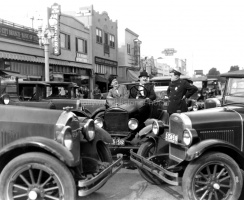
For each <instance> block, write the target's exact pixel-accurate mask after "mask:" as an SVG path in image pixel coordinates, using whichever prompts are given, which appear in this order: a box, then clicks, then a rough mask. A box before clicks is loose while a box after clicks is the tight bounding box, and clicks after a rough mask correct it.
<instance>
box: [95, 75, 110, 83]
mask: <svg viewBox="0 0 244 200" xmlns="http://www.w3.org/2000/svg"><path fill="white" fill-rule="evenodd" d="M95 82H104V83H107V82H108V80H107V79H106V78H104V77H103V76H102V75H98V74H96V76H95Z"/></svg>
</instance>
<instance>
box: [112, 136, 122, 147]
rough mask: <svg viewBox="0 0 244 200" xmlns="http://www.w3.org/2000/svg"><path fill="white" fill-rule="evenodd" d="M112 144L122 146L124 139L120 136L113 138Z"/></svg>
mask: <svg viewBox="0 0 244 200" xmlns="http://www.w3.org/2000/svg"><path fill="white" fill-rule="evenodd" d="M112 145H118V146H124V145H125V141H124V140H123V139H120V138H113V144H112Z"/></svg>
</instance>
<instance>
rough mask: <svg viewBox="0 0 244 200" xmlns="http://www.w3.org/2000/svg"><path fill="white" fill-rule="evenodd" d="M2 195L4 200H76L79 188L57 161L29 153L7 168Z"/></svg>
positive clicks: (0, 188)
mask: <svg viewBox="0 0 244 200" xmlns="http://www.w3.org/2000/svg"><path fill="white" fill-rule="evenodd" d="M27 183H28V184H27ZM43 184H44V185H43ZM48 189H49V190H48ZM0 195H1V198H0V199H6V200H12V199H15V198H14V197H13V195H14V196H17V195H23V197H22V198H16V199H18V200H24V199H25V200H26V199H38V200H44V199H46V200H47V199H62V200H66V199H70V200H75V199H76V186H75V182H74V178H73V176H72V174H71V173H70V171H69V169H68V168H67V167H66V166H65V164H64V163H62V162H60V161H59V160H58V159H56V158H55V157H53V156H49V155H47V154H44V153H26V154H23V155H20V156H18V157H16V158H14V159H13V160H11V161H10V162H9V163H8V164H7V165H6V166H5V167H4V169H3V171H2V172H1V175H0ZM46 195H47V196H46ZM48 195H49V196H50V197H52V198H50V197H48ZM35 196H36V198H35Z"/></svg>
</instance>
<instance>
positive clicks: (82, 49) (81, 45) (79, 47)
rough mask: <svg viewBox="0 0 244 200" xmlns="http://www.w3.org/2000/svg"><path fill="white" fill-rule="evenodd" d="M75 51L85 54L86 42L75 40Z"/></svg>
mask: <svg viewBox="0 0 244 200" xmlns="http://www.w3.org/2000/svg"><path fill="white" fill-rule="evenodd" d="M76 51H77V52H80V53H84V54H87V40H84V39H80V38H76Z"/></svg>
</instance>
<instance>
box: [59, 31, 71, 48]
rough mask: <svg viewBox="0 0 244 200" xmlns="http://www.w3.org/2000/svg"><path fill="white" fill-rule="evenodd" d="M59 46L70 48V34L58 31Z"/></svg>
mask: <svg viewBox="0 0 244 200" xmlns="http://www.w3.org/2000/svg"><path fill="white" fill-rule="evenodd" d="M60 40H61V42H60V43H61V48H63V49H68V50H70V35H67V34H65V33H60Z"/></svg>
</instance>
